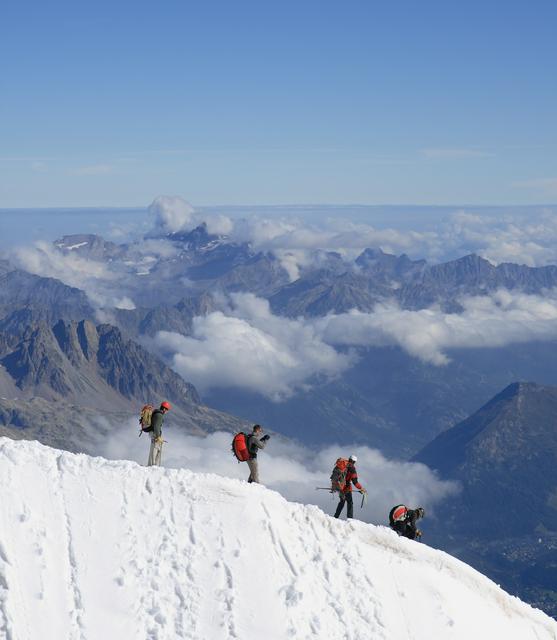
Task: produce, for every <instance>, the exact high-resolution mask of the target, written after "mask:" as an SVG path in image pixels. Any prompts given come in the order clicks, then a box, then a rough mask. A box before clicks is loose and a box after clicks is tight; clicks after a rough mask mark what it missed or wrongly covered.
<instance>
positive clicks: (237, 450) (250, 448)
mask: <svg viewBox="0 0 557 640" xmlns="http://www.w3.org/2000/svg"><path fill="white" fill-rule="evenodd" d="M262 432H263V429H262V428H261V425H259V424H256V425H254V426H253V429H252V432H251V433H250V434H245V433H243V432H240V433H237V434H236V435H235V436H234V439H233V440H232V452H233V453H234V455H235V456H236V458H237V459H238V462H247V463H248V467H249V471H250V474H249V478H248V482H250V483H251V482H256V483H259V466H258V463H257V451H258V450H259V449H264V448H265V445H266V444H267V441H268V440H269V438H270V437H271V436H270V435H269V434H266V435H264V436H262V435H261V433H262Z"/></svg>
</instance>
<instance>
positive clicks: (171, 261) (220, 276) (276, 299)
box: [55, 224, 557, 329]
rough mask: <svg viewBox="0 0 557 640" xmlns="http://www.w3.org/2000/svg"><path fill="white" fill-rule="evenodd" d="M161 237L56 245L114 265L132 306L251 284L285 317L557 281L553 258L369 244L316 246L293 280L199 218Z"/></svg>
mask: <svg viewBox="0 0 557 640" xmlns="http://www.w3.org/2000/svg"><path fill="white" fill-rule="evenodd" d="M163 239H164V240H165V241H166V243H167V245H168V247H169V248H172V251H171V252H170V253H169V255H166V256H163V255H159V256H157V255H155V253H152V254H149V251H148V245H146V247H145V248H143V249H141V251H139V250H138V247H136V246H135V245H115V244H114V243H112V242H107V241H105V240H103V239H102V238H100V237H99V236H94V235H73V236H65V237H64V238H62V239H61V240H60V241H58V242H57V243H55V246H56V247H57V249H58V250H59V251H60V252H61V253H63V254H68V253H73V254H75V255H78V256H82V257H84V258H88V259H93V260H98V261H101V262H106V261H110V262H111V265H112V266H113V267H114V266H115V265H120V267H121V271H122V274H123V275H124V276H125V277H123V278H122V282H121V285H122V290H127V292H128V293H129V294H130V295H132V296H133V298H134V300H135V301H136V305H137V306H138V307H146V308H152V307H154V306H156V305H162V306H168V307H173V306H174V305H176V304H177V303H179V302H180V301H181V300H182V299H184V298H185V297H196V296H198V295H199V294H201V293H217V292H229V293H230V292H232V291H250V292H252V293H255V294H257V295H258V296H261V297H265V298H267V299H269V301H270V303H271V307H272V309H273V311H274V312H275V313H277V314H280V315H285V316H291V317H295V316H298V315H305V316H322V315H325V314H327V313H331V312H334V313H342V312H346V311H349V310H350V309H359V310H360V311H371V310H372V309H373V307H374V305H375V304H377V302H379V301H384V300H385V299H390V300H394V301H396V302H398V303H399V304H400V305H401V307H402V308H405V309H423V308H427V307H430V306H431V305H432V304H439V305H440V306H441V307H442V308H443V309H445V310H447V311H459V310H460V309H461V306H460V302H459V299H460V298H461V297H462V296H473V295H486V294H488V293H490V292H493V291H496V290H497V289H501V288H504V289H509V290H520V291H523V292H525V293H530V294H533V293H541V292H542V291H543V290H544V289H548V288H553V287H556V286H557V266H546V267H528V266H525V265H518V264H511V263H502V264H499V265H498V266H495V265H492V264H491V263H490V262H489V261H488V260H485V259H484V258H481V257H480V256H478V255H475V254H471V255H467V256H463V257H462V258H459V259H457V260H453V261H450V262H446V263H443V264H435V265H428V264H427V263H426V262H425V260H417V261H413V260H411V259H410V258H408V256H406V255H404V254H403V255H401V256H394V255H391V254H387V253H384V252H383V251H381V250H380V249H372V248H370V249H366V250H365V251H363V252H362V253H361V254H360V255H359V256H358V257H357V258H356V259H355V260H353V261H352V260H347V259H346V258H344V257H343V256H341V255H340V254H339V253H335V252H330V251H329V252H324V251H315V252H314V254H313V259H312V260H310V261H309V262H307V264H304V265H300V266H299V274H298V275H299V277H298V278H297V279H296V280H295V281H291V276H290V275H289V274H288V272H287V270H286V269H285V267H284V266H283V264H282V263H281V260H280V259H279V258H277V256H276V255H275V254H274V253H273V252H270V251H258V250H255V249H253V248H252V247H251V245H250V244H249V243H234V242H230V241H229V240H228V239H227V238H226V237H223V236H216V235H212V234H210V233H208V231H207V227H206V225H205V224H202V225H200V226H199V227H197V228H196V229H194V230H193V231H190V232H179V233H174V234H168V235H166V236H164V238H163ZM178 283H180V285H178ZM165 328H166V327H165V326H163V324H161V329H165Z"/></svg>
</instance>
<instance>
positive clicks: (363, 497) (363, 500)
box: [360, 491, 367, 509]
mask: <svg viewBox="0 0 557 640" xmlns="http://www.w3.org/2000/svg"><path fill="white" fill-rule="evenodd" d="M360 493H361V494H362V504H361V505H360V509H363V508H364V504H365V502H366V498H367V493H364V492H363V491H360Z"/></svg>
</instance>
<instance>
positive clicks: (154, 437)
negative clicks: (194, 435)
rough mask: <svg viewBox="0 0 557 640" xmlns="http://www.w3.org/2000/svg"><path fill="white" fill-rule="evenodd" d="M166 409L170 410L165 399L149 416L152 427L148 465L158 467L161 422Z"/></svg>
mask: <svg viewBox="0 0 557 640" xmlns="http://www.w3.org/2000/svg"><path fill="white" fill-rule="evenodd" d="M167 411H170V402H167V401H166V400H165V401H164V402H161V406H160V408H159V409H155V410H154V411H153V415H152V416H151V427H153V431H151V449H150V450H149V460H148V462H147V466H148V467H152V466H157V467H160V464H161V456H162V445H163V442H164V440H163V439H162V423H163V422H164V416H165V414H166V412H167Z"/></svg>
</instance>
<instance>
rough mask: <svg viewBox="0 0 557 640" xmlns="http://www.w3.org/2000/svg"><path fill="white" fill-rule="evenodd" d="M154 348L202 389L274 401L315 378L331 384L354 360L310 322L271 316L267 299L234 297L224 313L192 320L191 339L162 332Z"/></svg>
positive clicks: (252, 296) (250, 295) (235, 295)
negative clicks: (246, 393)
mask: <svg viewBox="0 0 557 640" xmlns="http://www.w3.org/2000/svg"><path fill="white" fill-rule="evenodd" d="M156 344H157V345H158V346H159V348H161V349H162V350H163V351H165V352H169V351H170V352H173V356H172V364H173V367H174V369H176V371H178V373H180V374H181V375H182V376H183V377H184V378H185V379H186V380H192V381H194V382H195V384H196V386H198V387H199V389H200V390H206V389H208V388H211V387H235V388H242V389H250V390H252V391H256V392H258V393H261V394H262V395H264V396H266V397H268V398H270V399H272V400H281V399H284V398H286V397H288V396H289V395H291V394H292V393H294V391H295V390H296V389H297V388H300V387H303V386H304V385H307V384H308V383H309V382H310V381H311V380H312V378H314V377H315V376H319V377H320V378H321V379H324V378H326V379H330V378H331V377H334V376H336V375H338V374H340V373H341V372H342V371H344V370H345V369H347V368H348V367H349V366H350V365H351V364H352V361H353V358H352V357H351V356H350V355H347V354H343V353H339V352H338V351H337V350H335V349H334V348H333V347H332V346H330V345H328V344H326V343H325V342H323V341H322V340H321V338H320V336H319V335H318V334H317V333H316V330H315V329H314V327H313V326H312V325H311V324H310V323H307V322H305V321H304V320H302V319H298V320H291V319H289V318H283V317H280V316H275V315H273V314H272V313H271V311H270V308H269V303H268V302H267V300H263V299H261V298H257V297H256V296H254V295H253V294H251V293H243V294H233V295H232V296H231V305H230V306H229V307H228V308H227V309H226V310H225V311H216V312H214V313H210V314H209V315H207V316H200V317H196V318H195V319H194V322H193V332H192V335H191V336H182V335H179V334H177V333H170V332H166V331H163V332H160V333H158V334H157V336H156Z"/></svg>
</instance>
